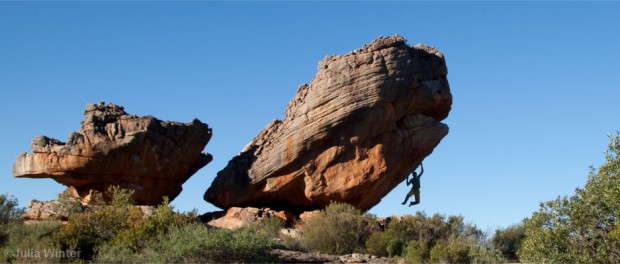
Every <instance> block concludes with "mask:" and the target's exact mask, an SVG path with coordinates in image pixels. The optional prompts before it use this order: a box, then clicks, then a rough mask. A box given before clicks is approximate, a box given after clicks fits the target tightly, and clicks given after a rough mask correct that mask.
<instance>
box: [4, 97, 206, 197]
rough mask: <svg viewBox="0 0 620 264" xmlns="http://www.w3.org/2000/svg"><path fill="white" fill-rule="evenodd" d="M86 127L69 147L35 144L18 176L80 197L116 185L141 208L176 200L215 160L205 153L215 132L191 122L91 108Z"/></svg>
mask: <svg viewBox="0 0 620 264" xmlns="http://www.w3.org/2000/svg"><path fill="white" fill-rule="evenodd" d="M84 115H85V116H86V118H85V119H84V121H82V122H81V123H82V128H81V129H80V130H79V131H77V132H71V133H70V134H69V137H68V139H67V142H61V141H59V140H57V139H52V138H48V137H45V136H37V137H36V138H34V139H33V140H32V144H31V146H30V148H31V149H32V153H23V154H20V155H19V156H18V157H17V160H16V161H15V164H13V176H15V177H25V178H52V179H54V180H56V181H57V182H59V183H62V184H64V185H67V186H70V187H74V188H75V190H77V193H78V195H79V196H80V197H82V198H85V197H86V196H88V195H89V194H90V193H92V191H100V192H101V191H105V190H107V188H108V187H109V186H111V185H119V186H121V187H123V188H127V189H133V190H134V191H135V192H134V196H133V198H134V199H135V201H136V203H137V204H140V205H157V204H159V203H161V202H162V201H163V197H164V196H168V198H169V199H170V200H173V199H174V198H175V197H176V196H177V195H179V193H180V192H181V190H182V186H181V185H182V184H183V183H184V182H185V181H187V179H189V178H190V177H191V176H192V175H193V174H194V173H196V172H197V171H198V170H199V169H201V168H202V167H204V166H205V165H207V163H209V162H210V161H211V160H212V159H213V158H212V156H211V155H210V154H208V153H202V150H203V149H204V147H205V146H206V145H207V143H208V142H209V140H210V139H211V135H212V130H211V128H209V126H208V125H207V124H205V123H202V122H200V121H199V120H197V119H194V120H193V121H192V122H190V123H179V122H168V121H161V120H158V119H156V118H154V117H152V116H136V115H129V114H127V113H126V112H125V110H124V108H123V107H122V106H118V105H114V104H107V105H106V104H105V103H104V102H100V103H98V104H88V105H87V107H86V110H85V111H84Z"/></svg>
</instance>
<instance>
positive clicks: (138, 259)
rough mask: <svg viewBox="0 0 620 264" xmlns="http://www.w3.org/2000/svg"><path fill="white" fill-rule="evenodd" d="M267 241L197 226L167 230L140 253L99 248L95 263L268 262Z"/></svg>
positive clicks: (245, 233) (248, 233) (257, 236)
mask: <svg viewBox="0 0 620 264" xmlns="http://www.w3.org/2000/svg"><path fill="white" fill-rule="evenodd" d="M273 246H274V244H273V242H272V240H271V239H269V238H266V237H264V236H262V235H261V234H259V233H258V232H255V231H254V230H252V229H250V228H240V229H237V230H227V229H218V230H208V229H207V228H206V227H205V226H204V225H203V224H201V223H187V224H184V225H180V226H175V227H173V228H171V229H170V230H169V231H168V232H167V233H166V234H164V233H160V234H159V235H158V236H157V238H156V239H151V240H149V242H148V243H146V246H145V247H144V248H142V249H141V250H140V251H137V252H135V251H131V250H128V249H126V248H123V247H106V246H104V247H102V250H101V252H100V254H99V256H98V258H97V261H99V262H104V263H110V262H111V263H119V262H123V263H179V262H183V263H222V262H226V263H237V262H250V263H251V262H270V261H273V259H272V258H271V257H270V256H269V255H268V254H267V251H268V250H269V249H271V248H273Z"/></svg>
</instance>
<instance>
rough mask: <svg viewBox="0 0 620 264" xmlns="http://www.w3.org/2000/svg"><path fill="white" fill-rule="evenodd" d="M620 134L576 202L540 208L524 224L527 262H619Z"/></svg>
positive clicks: (578, 191) (522, 252)
mask: <svg viewBox="0 0 620 264" xmlns="http://www.w3.org/2000/svg"><path fill="white" fill-rule="evenodd" d="M619 156H620V134H618V135H616V136H615V137H612V136H611V135H610V143H609V146H608V150H607V152H606V153H605V160H606V161H605V163H604V164H603V165H602V166H601V167H600V168H598V169H594V168H592V169H591V171H590V174H589V176H588V181H587V183H586V186H585V187H584V188H583V189H582V188H577V189H576V191H575V194H574V195H573V196H571V197H558V198H557V199H555V200H552V201H548V202H545V203H541V205H540V208H539V210H538V211H537V212H534V214H533V215H532V216H531V218H529V219H526V220H525V226H524V228H525V234H524V238H523V241H522V242H521V247H520V249H519V251H518V256H519V259H520V260H521V261H523V262H561V263H583V262H594V263H619V262H620V222H618V216H620V159H619Z"/></svg>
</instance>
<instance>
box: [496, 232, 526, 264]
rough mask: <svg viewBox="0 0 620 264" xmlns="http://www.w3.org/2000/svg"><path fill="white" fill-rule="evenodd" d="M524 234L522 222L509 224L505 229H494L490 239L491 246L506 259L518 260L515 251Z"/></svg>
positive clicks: (517, 249) (519, 245)
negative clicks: (493, 234)
mask: <svg viewBox="0 0 620 264" xmlns="http://www.w3.org/2000/svg"><path fill="white" fill-rule="evenodd" d="M524 236H525V229H523V224H517V225H512V226H509V227H508V228H505V229H498V230H496V231H495V236H493V239H492V240H491V242H492V244H493V248H495V250H497V251H498V252H499V253H500V254H502V256H504V257H505V258H506V259H508V261H511V262H519V258H518V257H517V252H518V251H519V248H520V247H521V241H522V240H523V238H524Z"/></svg>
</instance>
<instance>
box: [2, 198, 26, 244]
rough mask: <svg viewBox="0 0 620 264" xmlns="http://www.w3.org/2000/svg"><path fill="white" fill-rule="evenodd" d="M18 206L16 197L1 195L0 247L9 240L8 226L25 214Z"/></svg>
mask: <svg viewBox="0 0 620 264" xmlns="http://www.w3.org/2000/svg"><path fill="white" fill-rule="evenodd" d="M18 204H19V203H18V201H17V199H16V198H15V197H12V196H8V195H5V194H0V247H2V246H3V245H4V244H5V243H6V242H7V240H8V239H9V232H8V225H9V224H10V223H11V222H13V221H16V220H17V218H18V217H19V215H21V214H22V213H23V209H19V208H18V207H17V206H18Z"/></svg>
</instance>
